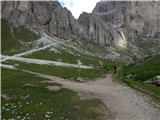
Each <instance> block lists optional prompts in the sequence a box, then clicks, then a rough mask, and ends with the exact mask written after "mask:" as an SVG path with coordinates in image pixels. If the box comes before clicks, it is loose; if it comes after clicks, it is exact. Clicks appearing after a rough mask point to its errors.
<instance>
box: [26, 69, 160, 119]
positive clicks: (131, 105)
mask: <svg viewBox="0 0 160 120" xmlns="http://www.w3.org/2000/svg"><path fill="white" fill-rule="evenodd" d="M26 72H29V73H32V74H36V75H38V76H40V77H43V78H47V79H49V81H47V82H50V83H52V82H54V83H55V82H56V83H60V84H62V85H63V87H64V88H68V89H72V90H74V91H77V92H83V93H87V94H88V93H90V94H92V95H93V96H95V97H96V98H98V99H100V100H101V101H102V102H103V103H104V104H105V105H106V106H107V107H108V108H109V109H110V111H111V112H112V113H113V115H114V116H115V119H116V120H159V119H160V106H158V105H155V104H153V103H152V102H151V99H150V98H149V97H147V96H146V95H145V94H142V93H140V92H137V91H136V90H133V89H131V88H129V87H127V86H123V85H120V84H118V83H116V82H114V81H112V75H111V74H108V75H107V76H106V77H105V78H99V79H97V80H96V81H89V82H84V83H79V82H73V81H69V80H66V79H63V78H59V77H54V76H50V75H44V74H39V73H35V72H30V71H26Z"/></svg>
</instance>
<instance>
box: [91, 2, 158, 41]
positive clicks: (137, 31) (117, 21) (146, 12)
mask: <svg viewBox="0 0 160 120" xmlns="http://www.w3.org/2000/svg"><path fill="white" fill-rule="evenodd" d="M92 14H94V15H96V16H97V17H99V18H101V19H102V20H104V21H105V22H111V23H112V24H114V25H115V26H117V27H118V28H122V29H123V30H124V33H125V36H126V37H127V39H128V40H130V39H132V40H133V39H134V38H135V37H136V36H137V35H145V36H150V37H156V36H159V34H160V33H159V31H160V2H159V1H130V2H128V1H119V2H118V1H101V2H98V3H97V5H96V7H95V8H94V10H93V11H92Z"/></svg>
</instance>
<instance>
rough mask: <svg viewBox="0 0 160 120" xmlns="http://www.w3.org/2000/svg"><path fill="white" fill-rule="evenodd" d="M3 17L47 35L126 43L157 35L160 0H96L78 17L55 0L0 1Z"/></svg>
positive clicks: (118, 43)
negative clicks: (126, 0) (90, 7)
mask: <svg viewBox="0 0 160 120" xmlns="http://www.w3.org/2000/svg"><path fill="white" fill-rule="evenodd" d="M1 4H2V5H1V6H2V7H1V13H2V16H1V17H2V18H5V19H7V20H8V21H9V22H10V23H11V24H13V25H14V26H23V25H24V26H27V27H29V28H31V29H33V30H36V31H44V32H46V33H47V34H48V35H50V36H58V37H62V38H66V39H68V38H85V39H91V40H94V41H95V42H97V43H100V44H102V45H116V46H123V47H127V45H128V43H129V42H128V41H131V40H134V39H135V38H136V37H137V36H138V35H145V36H150V37H159V36H160V30H159V29H160V28H159V26H160V2H134V1H132V2H118V1H108V2H107V1H101V2H98V3H97V5H96V7H95V8H94V10H93V12H92V13H82V14H81V15H80V17H79V19H78V20H76V19H74V17H73V16H72V13H71V12H70V11H69V10H68V9H67V8H63V7H62V6H61V5H60V3H59V2H58V1H37V2H36V1H34V2H33V1H21V2H20V1H2V2H1Z"/></svg>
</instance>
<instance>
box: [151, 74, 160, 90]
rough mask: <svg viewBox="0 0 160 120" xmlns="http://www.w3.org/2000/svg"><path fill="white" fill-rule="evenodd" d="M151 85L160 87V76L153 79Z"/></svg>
mask: <svg viewBox="0 0 160 120" xmlns="http://www.w3.org/2000/svg"><path fill="white" fill-rule="evenodd" d="M151 84H154V85H155V86H157V87H160V75H158V76H155V77H154V78H153V79H152V81H151Z"/></svg>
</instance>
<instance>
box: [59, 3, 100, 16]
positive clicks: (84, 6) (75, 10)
mask: <svg viewBox="0 0 160 120" xmlns="http://www.w3.org/2000/svg"><path fill="white" fill-rule="evenodd" d="M58 1H59V2H60V3H61V5H62V6H63V7H67V8H68V9H69V10H70V11H71V12H72V14H73V16H74V17H75V18H78V17H79V15H80V14H81V13H82V12H88V13H90V12H92V10H93V8H94V7H95V5H96V3H97V2H99V1H100V0H58Z"/></svg>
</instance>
